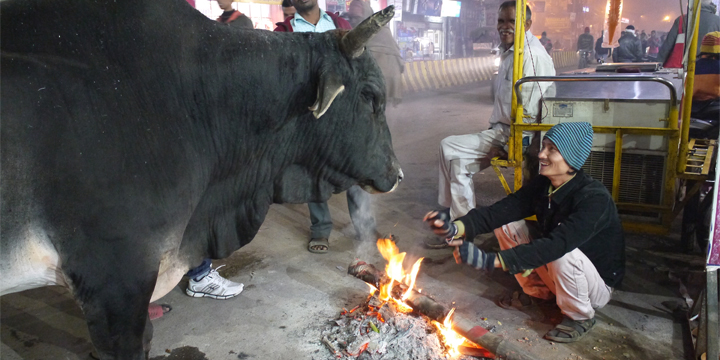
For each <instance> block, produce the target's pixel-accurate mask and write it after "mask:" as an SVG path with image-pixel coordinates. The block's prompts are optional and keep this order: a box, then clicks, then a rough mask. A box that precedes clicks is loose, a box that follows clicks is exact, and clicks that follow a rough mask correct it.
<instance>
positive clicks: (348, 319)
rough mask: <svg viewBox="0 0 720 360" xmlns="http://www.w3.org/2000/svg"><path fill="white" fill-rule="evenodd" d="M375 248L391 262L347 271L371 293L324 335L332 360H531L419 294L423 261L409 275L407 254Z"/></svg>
mask: <svg viewBox="0 0 720 360" xmlns="http://www.w3.org/2000/svg"><path fill="white" fill-rule="evenodd" d="M377 245H378V250H379V251H380V253H381V254H382V256H383V258H385V260H387V262H388V263H387V266H386V268H385V271H381V270H379V269H378V268H376V267H375V266H373V265H372V264H368V263H365V262H363V261H360V260H355V261H354V262H353V263H352V264H350V266H349V267H348V274H350V275H353V276H355V277H357V278H359V279H361V280H363V281H365V282H366V283H367V284H368V286H369V288H370V289H369V290H370V291H369V292H370V294H369V295H368V297H367V299H366V300H365V302H363V303H362V304H359V305H358V306H356V307H355V308H353V309H350V310H347V309H343V311H342V312H341V313H340V316H339V317H338V318H336V319H334V320H332V321H331V322H330V324H329V325H328V326H327V327H326V328H325V329H323V330H322V332H321V335H322V339H321V341H322V343H323V344H324V345H325V347H326V348H327V349H328V351H329V352H330V353H329V354H328V356H329V357H328V359H333V358H355V357H357V358H359V359H448V358H454V359H463V358H467V359H470V357H463V356H461V355H460V351H461V350H462V353H464V354H472V355H473V356H474V358H486V357H490V358H503V359H511V360H517V359H520V360H525V359H533V357H532V356H530V355H529V354H527V353H526V352H525V351H524V350H522V349H520V348H517V347H516V346H515V345H513V344H511V343H508V342H507V341H504V340H503V339H502V338H501V337H498V336H496V335H493V334H491V333H490V332H488V330H486V329H485V328H482V327H480V326H477V325H475V324H473V323H472V322H470V321H468V320H466V319H463V318H461V317H459V316H453V313H454V310H455V309H454V308H453V309H451V310H447V309H446V308H445V307H444V306H442V305H441V304H439V303H437V302H436V301H435V300H433V299H432V298H430V297H429V296H427V295H426V294H422V293H421V290H415V278H416V277H417V274H418V271H419V270H420V264H421V262H422V260H423V258H420V259H418V260H417V261H416V262H415V264H414V265H413V266H412V268H411V270H410V271H409V272H406V271H405V269H404V268H403V261H404V260H405V255H406V254H405V253H404V252H403V253H401V252H399V251H398V248H397V246H396V245H395V243H394V242H392V241H391V240H389V239H379V240H378V242H377ZM486 349H487V350H486ZM493 354H494V355H493Z"/></svg>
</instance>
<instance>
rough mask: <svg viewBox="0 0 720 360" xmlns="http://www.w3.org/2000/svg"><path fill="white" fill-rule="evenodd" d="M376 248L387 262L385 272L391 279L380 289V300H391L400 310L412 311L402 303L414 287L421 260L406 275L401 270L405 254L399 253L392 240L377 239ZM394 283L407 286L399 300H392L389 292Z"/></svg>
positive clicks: (403, 270)
mask: <svg viewBox="0 0 720 360" xmlns="http://www.w3.org/2000/svg"><path fill="white" fill-rule="evenodd" d="M377 247H378V250H379V251H380V254H382V256H383V258H385V260H387V262H388V263H387V265H386V266H385V272H386V273H387V275H388V277H389V278H390V279H391V280H390V282H389V283H388V284H384V285H382V286H381V287H380V299H381V300H383V301H389V300H390V299H393V300H395V303H397V304H398V305H399V306H400V310H407V311H410V310H412V308H411V307H410V306H408V305H407V304H405V303H404V300H406V299H407V298H408V296H410V293H411V292H412V289H413V287H414V286H415V278H417V274H418V272H419V271H420V263H421V262H422V260H423V258H420V259H418V260H417V261H416V262H415V264H414V265H413V267H412V270H411V271H410V273H409V274H407V273H405V269H403V261H404V260H405V255H406V253H404V252H400V251H399V250H398V248H397V246H396V245H395V243H394V242H393V241H392V240H390V239H378V241H377ZM395 282H398V283H403V284H405V285H407V286H408V289H407V290H406V291H405V293H404V294H403V295H402V296H401V297H400V299H394V298H393V297H392V293H391V292H392V289H393V285H394V284H395Z"/></svg>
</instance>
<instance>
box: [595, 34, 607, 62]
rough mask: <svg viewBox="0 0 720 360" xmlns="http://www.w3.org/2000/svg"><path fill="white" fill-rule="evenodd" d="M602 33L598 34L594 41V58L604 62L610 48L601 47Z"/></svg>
mask: <svg viewBox="0 0 720 360" xmlns="http://www.w3.org/2000/svg"><path fill="white" fill-rule="evenodd" d="M603 39H604V35H603V34H600V37H599V38H598V39H597V41H596V42H595V58H596V59H598V61H599V62H605V60H606V59H607V57H608V55H610V49H608V48H604V47H602V43H603Z"/></svg>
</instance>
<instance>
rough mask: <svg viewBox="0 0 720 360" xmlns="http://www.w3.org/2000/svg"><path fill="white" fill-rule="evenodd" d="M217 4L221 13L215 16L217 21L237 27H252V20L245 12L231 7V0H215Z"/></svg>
mask: <svg viewBox="0 0 720 360" xmlns="http://www.w3.org/2000/svg"><path fill="white" fill-rule="evenodd" d="M217 3H218V5H219V6H220V8H221V9H222V10H223V13H222V14H221V15H220V17H219V18H217V21H218V22H221V23H223V24H228V25H232V26H235V27H239V28H245V29H253V28H254V26H253V22H252V20H250V18H249V17H247V16H245V14H243V13H241V12H239V11H237V10H235V9H233V7H232V3H233V0H217Z"/></svg>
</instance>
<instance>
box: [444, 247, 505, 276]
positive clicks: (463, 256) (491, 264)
mask: <svg viewBox="0 0 720 360" xmlns="http://www.w3.org/2000/svg"><path fill="white" fill-rule="evenodd" d="M450 245H453V244H450ZM453 255H454V256H455V262H456V263H458V264H463V263H464V264H468V265H470V266H472V267H474V268H476V269H478V270H486V271H490V270H493V269H494V268H495V258H496V257H497V254H496V253H493V252H484V251H482V250H480V249H478V248H477V246H475V244H473V243H472V242H470V241H463V242H462V244H460V246H458V247H456V248H455V251H453Z"/></svg>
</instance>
